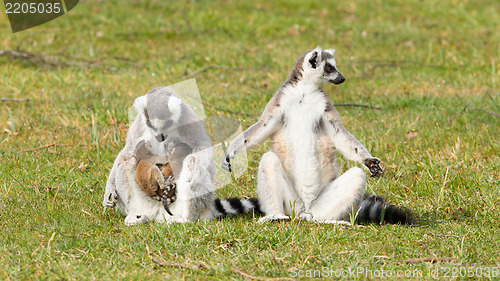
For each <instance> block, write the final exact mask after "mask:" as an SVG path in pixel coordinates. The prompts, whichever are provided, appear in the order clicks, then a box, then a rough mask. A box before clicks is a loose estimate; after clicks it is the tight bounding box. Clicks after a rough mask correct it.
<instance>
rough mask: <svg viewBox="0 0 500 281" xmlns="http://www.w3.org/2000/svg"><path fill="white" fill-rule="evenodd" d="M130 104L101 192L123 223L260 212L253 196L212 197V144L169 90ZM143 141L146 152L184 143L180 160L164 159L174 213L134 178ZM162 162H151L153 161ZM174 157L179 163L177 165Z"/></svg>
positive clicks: (159, 90) (169, 149)
mask: <svg viewBox="0 0 500 281" xmlns="http://www.w3.org/2000/svg"><path fill="white" fill-rule="evenodd" d="M134 107H135V109H136V110H137V112H138V114H137V116H136V118H135V120H134V122H133V123H132V124H131V126H130V128H129V130H128V133H127V139H126V143H125V147H124V148H123V149H122V151H121V152H120V153H119V154H118V156H117V157H116V160H115V162H114V164H113V167H112V169H111V172H110V175H109V178H108V181H107V183H106V190H105V193H104V201H103V205H104V206H106V207H114V206H115V205H117V206H118V208H119V209H120V210H121V212H122V213H123V214H124V215H125V216H126V217H125V223H126V224H136V223H145V222H148V221H157V222H165V221H166V222H186V221H194V220H198V219H202V220H204V219H212V218H216V217H223V216H225V215H227V214H235V213H241V212H250V211H252V210H254V211H255V212H260V211H259V206H258V203H257V201H256V200H254V199H249V200H240V199H236V198H231V199H227V200H222V201H220V200H218V199H216V200H214V185H213V177H214V172H215V167H214V163H213V152H212V143H211V141H210V138H209V137H208V135H207V134H206V132H205V129H204V128H203V125H202V124H201V122H200V120H199V119H198V118H197V117H196V115H195V113H194V111H193V110H192V109H191V108H190V107H189V106H188V105H187V104H185V103H183V102H182V101H181V99H180V98H179V97H177V96H176V95H175V94H174V93H173V91H172V90H171V89H169V88H166V87H160V88H155V89H153V90H151V91H149V92H148V93H147V94H146V95H144V96H141V97H138V98H137V99H136V100H135V102H134ZM144 143H148V147H147V150H148V151H147V153H146V154H153V155H160V156H161V155H167V154H168V155H169V154H170V153H172V154H175V147H176V146H178V145H187V146H188V149H187V150H188V153H187V155H183V156H182V158H181V159H179V158H177V159H175V155H174V157H172V158H171V159H169V161H170V163H172V164H173V165H172V173H173V174H174V178H175V183H176V188H175V192H176V197H177V198H176V200H175V202H172V203H171V204H170V205H169V206H168V207H169V208H168V209H170V210H171V212H172V214H173V216H171V215H170V214H168V213H167V210H166V208H164V206H163V204H162V203H161V202H159V201H158V200H155V199H154V197H155V195H153V196H150V195H148V194H147V193H146V192H145V191H143V190H142V189H141V187H140V186H139V185H138V183H137V181H136V178H135V174H136V169H137V164H138V158H141V157H140V156H139V157H137V155H136V154H135V152H136V150H139V151H140V149H139V148H140V147H141V145H143V144H144ZM172 150H173V152H172ZM183 151H186V150H185V149H183ZM148 157H149V156H148ZM160 158H161V157H160ZM167 158H168V157H167ZM162 160H164V159H160V160H154V161H155V163H154V164H157V163H158V162H156V161H159V162H162ZM151 161H153V160H151ZM175 161H178V162H179V163H178V164H177V165H176V164H174V163H175ZM163 162H164V161H163ZM160 164H161V163H160Z"/></svg>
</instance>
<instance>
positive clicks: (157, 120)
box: [144, 95, 181, 142]
mask: <svg viewBox="0 0 500 281" xmlns="http://www.w3.org/2000/svg"><path fill="white" fill-rule="evenodd" d="M152 97H154V96H153V95H152ZM180 105H181V101H180V99H179V98H177V97H175V96H165V95H161V96H160V95H158V96H156V97H155V98H154V99H152V100H151V101H149V100H148V106H147V107H146V108H148V109H147V110H146V109H144V116H145V117H146V125H147V126H148V128H149V129H150V131H151V134H152V135H153V136H154V137H155V139H156V140H157V141H158V142H163V141H165V140H166V139H167V137H168V134H169V131H170V130H171V129H172V128H173V127H175V126H173V125H174V123H175V122H177V121H178V119H179V116H180V113H181V107H180Z"/></svg>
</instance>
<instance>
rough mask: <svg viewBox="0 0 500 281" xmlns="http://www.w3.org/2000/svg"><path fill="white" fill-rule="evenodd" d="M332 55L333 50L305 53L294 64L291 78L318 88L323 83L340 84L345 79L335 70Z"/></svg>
mask: <svg viewBox="0 0 500 281" xmlns="http://www.w3.org/2000/svg"><path fill="white" fill-rule="evenodd" d="M334 53H335V50H333V49H327V50H322V49H321V48H320V47H316V49H313V50H310V51H307V52H306V53H305V54H303V55H302V56H301V57H300V59H299V60H298V61H297V63H296V64H295V67H294V70H293V71H292V73H291V77H292V78H293V77H294V76H295V77H297V76H300V77H297V78H296V79H297V81H298V80H303V81H304V82H309V83H313V84H318V85H319V86H320V85H322V84H324V83H332V84H335V85H338V84H342V83H343V82H344V81H345V78H344V76H342V74H340V72H339V71H338V69H337V65H336V62H335V59H334V58H333V54H334ZM294 72H295V74H294Z"/></svg>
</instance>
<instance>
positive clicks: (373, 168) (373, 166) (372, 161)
mask: <svg viewBox="0 0 500 281" xmlns="http://www.w3.org/2000/svg"><path fill="white" fill-rule="evenodd" d="M364 164H365V166H366V167H368V170H370V173H371V176H372V177H375V178H378V177H380V176H381V175H382V172H383V171H384V169H382V167H381V166H380V159H378V158H376V157H373V158H367V159H365V161H364Z"/></svg>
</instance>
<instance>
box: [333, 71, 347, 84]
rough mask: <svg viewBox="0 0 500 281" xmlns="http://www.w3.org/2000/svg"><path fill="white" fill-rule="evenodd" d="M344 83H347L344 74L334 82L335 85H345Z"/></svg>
mask: <svg viewBox="0 0 500 281" xmlns="http://www.w3.org/2000/svg"><path fill="white" fill-rule="evenodd" d="M344 81H345V78H344V76H342V74H340V73H339V76H337V78H335V80H333V84H335V85H338V84H342V83H344Z"/></svg>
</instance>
